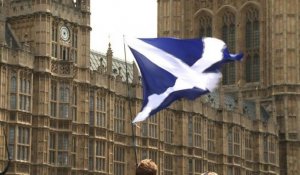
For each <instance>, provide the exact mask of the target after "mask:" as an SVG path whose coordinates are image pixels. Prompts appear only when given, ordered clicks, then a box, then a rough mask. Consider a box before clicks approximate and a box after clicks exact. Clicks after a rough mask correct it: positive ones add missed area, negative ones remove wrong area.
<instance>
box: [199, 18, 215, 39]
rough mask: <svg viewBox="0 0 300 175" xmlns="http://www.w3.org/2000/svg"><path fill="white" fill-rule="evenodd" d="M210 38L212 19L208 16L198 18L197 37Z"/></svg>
mask: <svg viewBox="0 0 300 175" xmlns="http://www.w3.org/2000/svg"><path fill="white" fill-rule="evenodd" d="M205 36H206V37H211V36H212V18H211V16H209V15H206V14H203V15H200V18H199V37H205Z"/></svg>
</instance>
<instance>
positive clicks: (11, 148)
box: [8, 126, 15, 159]
mask: <svg viewBox="0 0 300 175" xmlns="http://www.w3.org/2000/svg"><path fill="white" fill-rule="evenodd" d="M14 147H15V127H13V126H10V127H9V138H8V148H9V153H10V154H11V155H10V156H11V158H12V159H14V153H15V151H14V150H15V149H14Z"/></svg>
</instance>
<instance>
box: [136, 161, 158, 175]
mask: <svg viewBox="0 0 300 175" xmlns="http://www.w3.org/2000/svg"><path fill="white" fill-rule="evenodd" d="M156 172H157V165H156V164H155V163H154V162H153V161H152V160H151V159H144V160H142V161H141V162H140V163H139V164H138V166H137V167H136V171H135V175H156Z"/></svg>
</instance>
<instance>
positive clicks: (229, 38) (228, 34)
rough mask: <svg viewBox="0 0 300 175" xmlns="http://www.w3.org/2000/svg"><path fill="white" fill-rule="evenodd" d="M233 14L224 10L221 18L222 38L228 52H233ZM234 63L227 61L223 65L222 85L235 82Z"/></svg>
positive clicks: (234, 37)
mask: <svg viewBox="0 0 300 175" xmlns="http://www.w3.org/2000/svg"><path fill="white" fill-rule="evenodd" d="M235 33H236V32H235V15H234V14H233V13H232V12H229V11H226V12H225V13H224V15H223V18H222V39H223V41H224V42H225V43H226V44H227V47H228V49H229V51H230V52H232V53H234V52H235V39H236V36H235V35H236V34H235ZM235 69H236V68H235V63H234V62H232V63H227V64H225V65H224V66H223V70H222V73H223V85H231V84H234V83H235V77H236V71H235Z"/></svg>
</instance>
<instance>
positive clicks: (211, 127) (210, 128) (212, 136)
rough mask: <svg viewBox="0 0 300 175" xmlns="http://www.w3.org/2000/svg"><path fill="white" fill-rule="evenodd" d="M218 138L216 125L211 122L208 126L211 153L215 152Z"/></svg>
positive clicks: (208, 145)
mask: <svg viewBox="0 0 300 175" xmlns="http://www.w3.org/2000/svg"><path fill="white" fill-rule="evenodd" d="M215 145H216V137H215V124H214V122H212V121H209V122H208V124H207V150H208V151H209V152H215V151H216V149H215Z"/></svg>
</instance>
